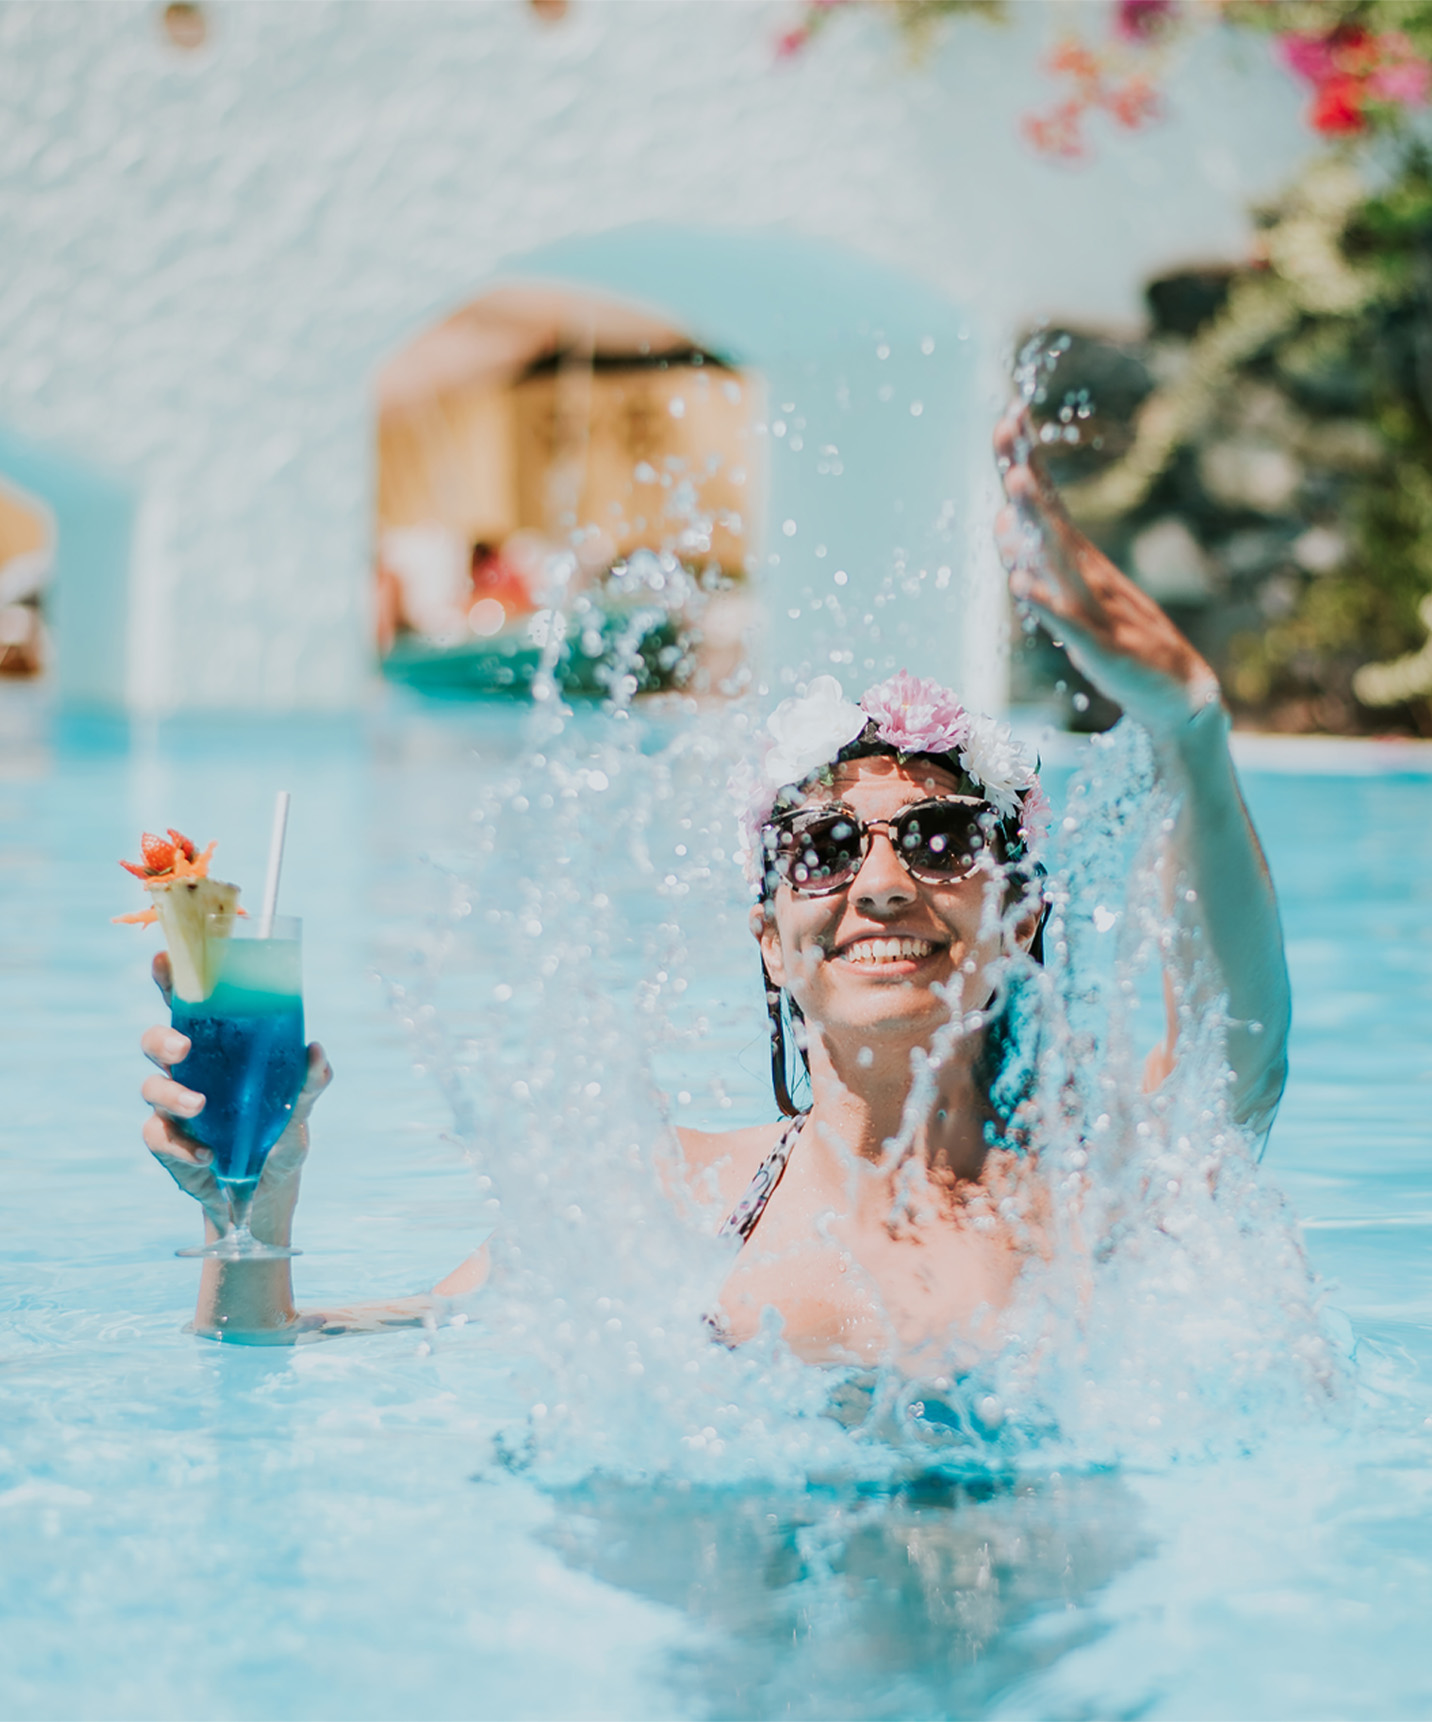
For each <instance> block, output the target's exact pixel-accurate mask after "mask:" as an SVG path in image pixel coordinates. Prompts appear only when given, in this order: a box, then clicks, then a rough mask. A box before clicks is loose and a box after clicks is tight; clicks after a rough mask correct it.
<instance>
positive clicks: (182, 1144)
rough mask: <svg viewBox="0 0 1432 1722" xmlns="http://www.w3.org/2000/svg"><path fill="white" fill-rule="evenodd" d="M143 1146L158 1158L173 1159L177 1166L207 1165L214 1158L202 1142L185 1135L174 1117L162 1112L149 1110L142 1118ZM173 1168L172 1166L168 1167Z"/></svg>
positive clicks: (197, 1166) (196, 1166)
mask: <svg viewBox="0 0 1432 1722" xmlns="http://www.w3.org/2000/svg"><path fill="white" fill-rule="evenodd" d="M142 1134H143V1137H144V1146H145V1147H146V1148H147V1149H148V1150H149V1152H150V1153H151V1154H153V1155H154V1156H155V1158H156V1159H158V1160H163V1161H165V1162H166V1163H168V1162H170V1161H173V1162H174V1163H175V1164H176V1165H179V1166H189V1167H193V1168H196V1169H198V1168H202V1167H207V1166H208V1165H209V1163H210V1161H212V1159H213V1158H214V1156H213V1155H212V1154H211V1153H210V1152H209V1150H208V1149H207V1148H206V1147H205V1146H204V1144H203V1143H202V1142H196V1141H195V1140H194V1138H193V1137H192V1136H186V1135H185V1134H184V1132H183V1130H181V1129H180V1127H179V1125H178V1124H177V1123H176V1122H175V1121H174V1119H172V1118H170V1117H168V1116H167V1115H166V1114H165V1113H163V1112H151V1113H150V1114H149V1116H148V1118H146V1119H145V1120H144V1129H143V1132H142ZM170 1169H171V1170H173V1167H171V1168H170Z"/></svg>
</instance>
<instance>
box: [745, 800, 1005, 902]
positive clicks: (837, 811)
mask: <svg viewBox="0 0 1432 1722" xmlns="http://www.w3.org/2000/svg"><path fill="white" fill-rule="evenodd" d="M876 832H881V833H883V834H884V836H885V837H887V838H888V839H889V841H890V845H891V847H892V848H893V849H894V851H895V853H896V855H898V856H899V858H900V861H901V863H902V864H903V866H904V868H905V871H906V872H907V873H908V874H909V875H910V877H911V878H912V879H917V880H918V881H919V882H920V883H921V884H922V885H950V884H953V883H955V881H956V880H959V879H964V878H966V877H967V876H968V875H969V874H970V873H972V872H973V871H974V869H975V867H976V866H977V865H978V864H979V861H980V859H981V858H982V857H983V856H985V855H991V856H993V858H994V859H995V860H1002V859H1003V853H1002V851H1003V844H1002V843H1001V841H1000V832H999V816H998V815H997V814H996V813H995V812H994V810H993V809H992V808H991V807H990V805H989V803H988V802H987V801H981V800H980V799H979V798H978V797H977V796H973V795H942V796H938V797H932V798H931V799H930V800H928V801H912V802H911V803H910V805H909V806H908V807H902V808H901V809H900V811H899V812H898V813H897V814H896V815H895V817H894V818H893V819H870V820H864V819H861V818H860V817H859V816H858V815H857V814H855V813H854V812H852V811H851V809H850V808H848V807H846V806H845V805H844V803H842V802H835V803H833V804H827V805H826V806H824V807H797V808H793V809H792V810H791V812H789V813H783V814H781V815H780V816H779V817H778V818H776V819H773V820H771V822H770V823H769V824H768V825H767V826H766V827H765V828H764V830H763V832H762V841H763V843H764V846H765V854H766V879H767V883H768V885H769V887H770V888H771V889H772V890H774V889H775V888H776V886H778V885H789V886H790V888H791V890H792V891H794V892H795V893H796V895H797V896H800V897H828V896H830V895H832V893H834V892H836V891H843V890H844V889H845V888H846V886H847V885H849V884H850V882H851V880H852V879H854V877H855V875H856V874H857V873H858V872H859V871H860V869H861V866H862V865H863V863H864V861H865V857H866V856H867V855H868V854H869V853H870V840H871V838H872V837H873V836H874V835H875V833H876Z"/></svg>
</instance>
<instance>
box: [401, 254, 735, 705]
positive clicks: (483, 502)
mask: <svg viewBox="0 0 1432 1722" xmlns="http://www.w3.org/2000/svg"><path fill="white" fill-rule="evenodd" d="M377 394H378V485H377V526H378V535H377V548H378V556H377V565H378V600H377V626H378V645H379V652H380V655H381V656H382V658H383V660H384V666H385V669H386V670H387V672H388V674H389V675H390V676H393V677H395V678H397V679H400V680H404V681H409V682H412V683H414V684H415V685H417V686H419V687H422V688H425V689H427V690H428V691H432V692H442V693H464V692H467V693H475V692H483V693H486V692H495V691H502V690H504V689H507V690H511V691H525V689H526V688H527V687H528V686H529V685H530V683H531V678H532V675H533V674H534V673H535V670H536V667H537V664H538V662H539V661H540V660H542V658H543V656H544V652H545V653H546V654H547V656H548V657H549V658H550V657H551V655H552V654H553V653H554V652H555V653H556V654H557V658H556V662H557V663H558V666H559V674H560V676H561V679H562V680H563V682H564V684H565V685H566V686H567V687H568V688H569V689H570V690H572V691H576V692H587V693H599V692H602V691H603V690H604V688H605V687H607V686H610V685H611V679H612V675H613V674H614V673H617V671H619V670H621V666H622V663H623V661H625V660H630V661H629V662H626V664H625V671H626V672H630V673H632V674H633V675H634V676H635V678H636V683H637V686H639V687H640V688H641V689H642V690H644V691H651V690H655V689H659V688H664V687H673V686H679V687H689V688H691V689H693V690H699V691H711V690H715V689H721V688H723V687H728V686H729V685H730V682H731V677H732V675H733V673H734V672H735V671H736V669H737V667H738V664H739V660H740V656H741V654H740V639H741V634H742V631H743V629H744V628H745V626H746V625H747V623H748V621H749V604H748V603H747V601H746V598H745V589H746V587H747V583H748V579H749V576H750V574H751V571H752V566H753V562H754V558H755V554H756V546H755V540H754V537H753V522H754V520H755V519H756V518H757V517H758V516H759V512H760V501H759V498H760V470H761V466H762V462H761V458H760V457H761V453H762V450H761V448H760V447H759V446H758V445H759V431H760V428H761V425H760V420H761V391H760V386H759V381H758V379H755V378H753V377H751V376H750V375H748V374H746V373H745V372H743V371H742V370H741V369H740V368H739V367H738V366H737V365H736V364H735V363H734V362H733V361H732V360H731V359H730V358H729V357H728V356H726V355H723V354H720V353H716V352H713V351H710V350H707V349H704V348H702V347H700V346H699V345H698V344H697V343H696V342H695V341H694V340H693V339H692V338H691V336H690V335H689V334H688V333H687V332H685V331H684V330H682V329H681V328H679V327H677V326H675V325H674V324H672V323H671V322H670V321H668V320H664V319H661V318H658V317H655V316H653V315H651V314H650V313H649V312H647V311H645V310H643V309H642V308H640V307H637V306H633V305H630V304H627V303H624V302H622V301H620V300H618V299H615V298H613V297H611V296H609V295H602V294H594V293H591V292H589V291H581V290H579V289H576V288H573V287H569V286H565V285H563V286H558V285H555V284H552V283H529V284H524V285H520V286H519V285H516V284H512V285H508V286H505V287H499V288H495V289H493V290H491V291H490V292H488V293H486V294H483V295H482V296H481V297H480V298H478V299H477V300H475V301H473V302H472V303H471V304H468V305H465V306H463V307H461V308H460V309H459V310H457V311H456V312H454V313H453V314H451V315H450V316H448V317H447V318H445V319H444V320H443V321H441V322H440V323H438V324H436V325H434V326H433V327H431V328H429V329H427V330H425V331H424V332H423V333H421V334H420V335H419V336H418V337H417V338H416V339H415V340H414V341H412V342H411V343H409V345H408V346H407V347H405V348H403V349H402V350H401V351H400V352H399V353H397V354H395V355H394V357H393V358H392V359H390V360H389V362H388V363H387V364H386V365H385V366H384V367H383V369H382V370H381V372H380V373H379V376H378V384H377ZM554 627H556V628H560V629H562V630H563V632H564V636H565V634H566V633H567V632H570V634H571V638H570V639H568V638H566V637H564V638H562V639H561V640H560V642H559V641H557V640H554V639H552V638H549V636H550V635H551V634H552V630H553V628H554ZM623 673H625V672H623Z"/></svg>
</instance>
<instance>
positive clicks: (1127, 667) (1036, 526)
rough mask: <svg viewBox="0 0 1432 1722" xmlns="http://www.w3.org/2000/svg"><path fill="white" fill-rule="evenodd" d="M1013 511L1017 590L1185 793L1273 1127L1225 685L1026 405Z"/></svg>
mask: <svg viewBox="0 0 1432 1722" xmlns="http://www.w3.org/2000/svg"><path fill="white" fill-rule="evenodd" d="M995 457H996V460H997V462H998V465H999V470H1000V475H1001V478H1002V480H1003V483H1004V491H1005V496H1006V497H1007V499H1008V506H1007V507H1006V508H1005V509H1003V510H1002V511H1001V514H1000V516H999V520H998V522H997V523H996V537H997V540H998V543H999V548H1000V554H1001V557H1002V558H1003V561H1004V564H1005V567H1006V569H1007V570H1008V572H1009V585H1010V591H1011V592H1012V593H1013V594H1014V596H1015V598H1016V599H1018V600H1019V601H1020V602H1021V603H1024V604H1027V605H1029V606H1030V607H1031V608H1032V609H1033V611H1034V612H1035V614H1036V615H1037V616H1038V617H1039V619H1040V621H1041V622H1043V623H1044V625H1045V626H1046V627H1047V628H1049V629H1050V630H1051V632H1053V633H1055V634H1056V635H1057V636H1058V637H1059V638H1060V639H1062V640H1063V641H1064V642H1065V643H1066V645H1067V647H1068V650H1069V656H1070V658H1071V659H1072V660H1073V661H1074V663H1075V664H1076V665H1077V666H1078V667H1079V669H1080V670H1081V671H1082V672H1083V673H1084V674H1085V675H1086V676H1087V677H1088V678H1089V680H1090V681H1091V682H1093V683H1094V684H1095V686H1096V687H1098V688H1099V689H1100V690H1101V691H1102V692H1103V693H1105V694H1106V695H1107V696H1108V697H1109V698H1110V699H1111V700H1115V701H1117V702H1118V704H1119V705H1121V706H1122V707H1123V709H1124V710H1125V712H1127V713H1128V715H1129V716H1130V717H1131V718H1132V719H1133V720H1134V722H1135V723H1137V724H1139V725H1141V726H1142V727H1143V728H1144V729H1145V730H1146V731H1147V732H1148V734H1149V736H1150V738H1151V739H1152V742H1153V746H1154V754H1155V760H1156V764H1157V769H1158V770H1159V771H1160V773H1161V774H1162V775H1163V776H1164V778H1165V781H1166V782H1167V783H1168V784H1169V785H1170V787H1171V788H1172V789H1173V790H1174V791H1175V793H1176V794H1177V795H1178V796H1179V799H1180V801H1181V803H1182V814H1181V817H1180V821H1179V828H1178V833H1177V837H1176V842H1177V845H1178V850H1179V860H1180V863H1181V865H1182V869H1183V871H1184V872H1185V874H1186V875H1187V879H1188V884H1189V887H1190V888H1191V889H1192V890H1193V892H1194V893H1195V901H1196V904H1197V906H1198V909H1199V911H1200V913H1201V918H1202V923H1203V927H1204V930H1205V933H1206V936H1207V938H1208V941H1209V945H1210V948H1211V950H1212V953H1213V957H1214V960H1215V962H1216V963H1217V965H1218V970H1219V974H1220V976H1221V979H1222V982H1223V986H1224V988H1225V990H1226V993H1227V998H1228V1016H1229V1023H1228V1043H1227V1045H1228V1060H1229V1063H1230V1064H1231V1066H1232V1068H1233V1074H1234V1079H1235V1086H1234V1093H1233V1104H1234V1110H1235V1113H1236V1115H1237V1116H1238V1118H1239V1119H1240V1120H1241V1121H1242V1122H1244V1123H1246V1124H1249V1125H1251V1126H1252V1127H1253V1128H1254V1129H1255V1130H1259V1131H1262V1130H1266V1129H1267V1127H1268V1125H1269V1124H1270V1123H1271V1122H1272V1119H1273V1113H1274V1111H1275V1110H1276V1108H1277V1105H1278V1100H1279V1098H1280V1097H1281V1095H1282V1092H1283V1085H1284V1082H1285V1081H1286V1079H1287V1043H1288V1028H1289V1024H1290V1022H1291V1018H1292V1001H1291V995H1290V993H1289V988H1288V970H1287V964H1286V962H1285V960H1284V955H1283V932H1282V927H1281V925H1280V923H1279V919H1278V905H1277V901H1276V899H1275V897H1274V895H1273V883H1272V880H1271V878H1270V877H1269V874H1268V865H1267V862H1266V861H1265V860H1264V858H1263V851H1262V849H1261V848H1260V846H1259V843H1258V838H1257V836H1256V835H1255V833H1254V830H1253V825H1252V822H1251V820H1250V819H1249V817H1248V810H1247V808H1246V807H1245V806H1244V802H1243V796H1242V793H1241V791H1240V790H1239V787H1238V779H1237V776H1236V774H1235V772H1234V769H1233V760H1232V757H1231V755H1230V754H1229V751H1228V713H1227V711H1226V710H1225V708H1224V705H1223V701H1222V697H1221V694H1220V690H1219V686H1218V680H1217V678H1216V677H1215V676H1214V674H1213V671H1212V670H1211V669H1210V668H1209V666H1208V664H1207V663H1206V662H1205V661H1204V660H1203V658H1201V657H1200V656H1199V654H1198V653H1197V652H1196V651H1195V650H1194V648H1193V646H1192V644H1191V643H1190V642H1189V641H1188V640H1187V639H1186V638H1185V637H1184V635H1183V634H1181V633H1180V632H1179V630H1178V629H1177V628H1176V627H1175V626H1174V624H1173V623H1172V622H1171V621H1170V620H1169V618H1168V617H1167V616H1166V615H1165V614H1164V612H1163V611H1162V610H1161V609H1160V608H1159V607H1158V605H1157V604H1156V603H1155V602H1154V601H1153V599H1152V598H1150V597H1149V596H1148V594H1147V593H1146V592H1142V591H1140V589H1139V588H1138V587H1137V586H1136V585H1135V584H1134V583H1133V581H1132V580H1130V579H1128V578H1127V577H1126V576H1125V575H1124V574H1122V573H1121V572H1120V571H1119V570H1118V569H1117V568H1116V567H1115V566H1114V564H1113V563H1112V562H1111V561H1110V560H1109V559H1108V557H1107V556H1105V555H1104V554H1103V552H1102V551H1101V550H1099V549H1098V548H1097V546H1095V545H1094V544H1092V543H1091V542H1090V541H1089V539H1088V538H1086V537H1085V535H1084V534H1083V533H1082V532H1081V531H1080V530H1079V529H1078V527H1077V526H1075V524H1074V522H1073V521H1072V520H1071V519H1070V518H1069V515H1068V513H1067V511H1066V510H1065V508H1064V504H1063V502H1062V500H1061V499H1060V496H1059V493H1058V490H1057V489H1056V488H1055V486H1054V483H1053V481H1052V480H1051V479H1050V477H1049V475H1048V473H1047V471H1046V470H1045V468H1044V464H1043V462H1042V460H1041V459H1040V455H1039V445H1038V438H1037V435H1036V433H1035V432H1034V430H1033V427H1032V426H1031V424H1030V420H1029V416H1028V411H1027V409H1026V408H1024V407H1023V406H1022V405H1021V406H1017V407H1015V408H1014V409H1012V410H1011V412H1010V413H1009V415H1008V416H1007V417H1006V418H1005V419H1003V420H1002V421H1001V423H1000V425H999V427H998V429H997V430H996V432H995Z"/></svg>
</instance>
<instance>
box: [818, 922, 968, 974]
mask: <svg viewBox="0 0 1432 1722" xmlns="http://www.w3.org/2000/svg"><path fill="white" fill-rule="evenodd" d="M948 948H949V944H948V941H947V940H940V939H928V938H921V937H918V936H914V935H912V934H908V933H891V932H880V933H859V934H857V935H856V936H855V937H853V938H850V939H847V940H845V942H844V943H842V944H839V945H837V946H836V947H835V948H834V949H833V950H832V951H831V952H830V957H829V959H828V960H833V961H836V962H842V963H848V964H850V965H851V966H852V967H853V968H859V969H864V970H867V971H869V972H872V973H875V972H878V973H882V974H899V975H913V974H915V973H916V972H917V971H918V970H919V969H920V968H922V967H923V966H924V965H925V964H926V963H928V962H930V961H931V960H932V959H934V958H937V957H941V956H943V955H944V954H945V952H946V951H947V950H948Z"/></svg>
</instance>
